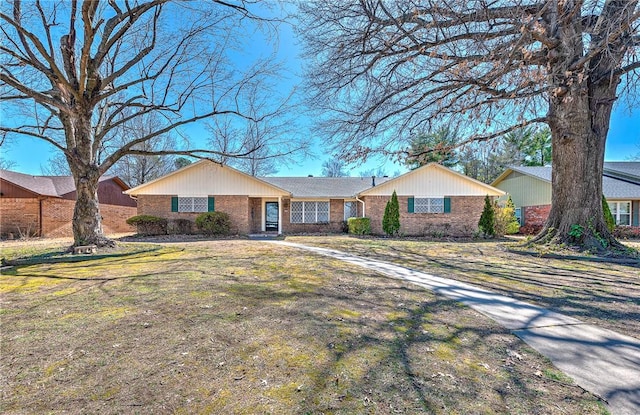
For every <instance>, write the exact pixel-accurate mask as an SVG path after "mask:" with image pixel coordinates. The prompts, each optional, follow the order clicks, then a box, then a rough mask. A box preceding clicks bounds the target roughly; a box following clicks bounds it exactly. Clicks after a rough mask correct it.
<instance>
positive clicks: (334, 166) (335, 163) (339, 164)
mask: <svg viewBox="0 0 640 415" xmlns="http://www.w3.org/2000/svg"><path fill="white" fill-rule="evenodd" d="M322 175H323V176H325V177H346V176H349V173H348V172H347V170H346V164H345V162H344V161H342V160H340V159H338V158H332V159H329V160H325V161H324V162H323V163H322Z"/></svg>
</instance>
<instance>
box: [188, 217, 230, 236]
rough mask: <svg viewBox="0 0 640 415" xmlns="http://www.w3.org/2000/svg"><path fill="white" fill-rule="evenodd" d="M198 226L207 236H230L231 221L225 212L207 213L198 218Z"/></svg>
mask: <svg viewBox="0 0 640 415" xmlns="http://www.w3.org/2000/svg"><path fill="white" fill-rule="evenodd" d="M196 226H197V227H198V229H200V230H201V231H202V232H204V233H206V234H207V235H228V234H229V233H230V232H231V219H230V218H229V215H228V214H227V213H225V212H206V213H201V214H199V215H198V216H197V217H196Z"/></svg>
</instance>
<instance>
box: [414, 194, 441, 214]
mask: <svg viewBox="0 0 640 415" xmlns="http://www.w3.org/2000/svg"><path fill="white" fill-rule="evenodd" d="M413 213H444V198H436V197H416V198H414V201H413Z"/></svg>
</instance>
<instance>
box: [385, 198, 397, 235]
mask: <svg viewBox="0 0 640 415" xmlns="http://www.w3.org/2000/svg"><path fill="white" fill-rule="evenodd" d="M382 230H383V231H384V233H386V234H387V235H389V236H393V235H396V234H397V233H398V231H399V230H400V204H399V203H398V195H397V194H396V191H395V190H394V191H393V194H392V195H391V200H389V201H388V202H387V206H386V207H385V208H384V216H383V217H382Z"/></svg>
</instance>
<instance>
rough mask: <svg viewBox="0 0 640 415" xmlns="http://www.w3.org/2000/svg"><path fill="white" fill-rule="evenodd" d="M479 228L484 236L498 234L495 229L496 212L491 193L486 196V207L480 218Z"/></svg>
mask: <svg viewBox="0 0 640 415" xmlns="http://www.w3.org/2000/svg"><path fill="white" fill-rule="evenodd" d="M478 228H479V229H480V230H481V231H482V234H483V235H484V237H485V238H486V237H493V236H495V234H496V230H495V212H494V211H493V203H491V198H490V197H489V195H486V196H485V197H484V209H483V210H482V215H480V220H479V221H478Z"/></svg>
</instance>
